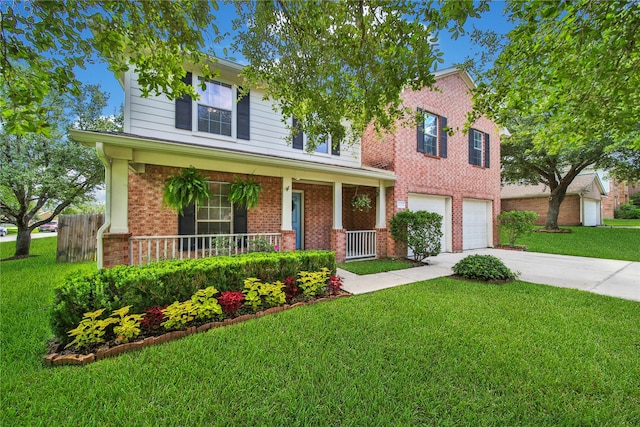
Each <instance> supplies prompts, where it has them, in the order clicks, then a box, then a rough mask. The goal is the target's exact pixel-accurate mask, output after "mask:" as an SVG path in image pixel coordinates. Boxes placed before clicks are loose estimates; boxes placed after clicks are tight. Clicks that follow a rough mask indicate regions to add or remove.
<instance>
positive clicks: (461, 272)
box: [453, 255, 517, 281]
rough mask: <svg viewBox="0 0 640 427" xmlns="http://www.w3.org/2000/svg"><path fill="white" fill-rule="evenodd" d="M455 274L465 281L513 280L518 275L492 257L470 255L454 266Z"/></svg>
mask: <svg viewBox="0 0 640 427" xmlns="http://www.w3.org/2000/svg"><path fill="white" fill-rule="evenodd" d="M453 272H454V273H455V274H457V275H458V276H460V277H464V278H465V279H474V280H485V281H488V280H513V279H515V278H516V276H517V275H516V274H515V273H513V272H512V271H511V270H509V269H508V268H507V267H506V266H505V265H504V263H503V262H502V261H500V260H499V259H498V258H496V257H494V256H492V255H469V256H468V257H466V258H464V259H462V260H460V261H458V262H457V263H456V265H454V266H453Z"/></svg>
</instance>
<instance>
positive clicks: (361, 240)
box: [346, 230, 376, 259]
mask: <svg viewBox="0 0 640 427" xmlns="http://www.w3.org/2000/svg"><path fill="white" fill-rule="evenodd" d="M375 257H376V230H358V231H347V254H346V259H358V258H375Z"/></svg>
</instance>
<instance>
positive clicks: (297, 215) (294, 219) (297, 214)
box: [291, 191, 303, 249]
mask: <svg viewBox="0 0 640 427" xmlns="http://www.w3.org/2000/svg"><path fill="white" fill-rule="evenodd" d="M291 228H293V229H294V230H296V249H302V232H303V230H302V193H299V192H295V191H294V192H293V193H292V194H291Z"/></svg>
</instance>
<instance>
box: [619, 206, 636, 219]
mask: <svg viewBox="0 0 640 427" xmlns="http://www.w3.org/2000/svg"><path fill="white" fill-rule="evenodd" d="M613 217H614V218H618V219H640V207H638V206H634V205H632V204H631V203H625V204H623V205H620V206H618V209H616V210H614V211H613Z"/></svg>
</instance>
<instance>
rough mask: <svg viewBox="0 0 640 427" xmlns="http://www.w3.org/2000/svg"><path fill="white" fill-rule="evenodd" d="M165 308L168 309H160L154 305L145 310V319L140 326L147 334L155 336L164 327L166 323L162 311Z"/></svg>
mask: <svg viewBox="0 0 640 427" xmlns="http://www.w3.org/2000/svg"><path fill="white" fill-rule="evenodd" d="M165 308H167V306H164V307H159V306H157V305H154V306H153V307H151V308H148V309H146V310H145V313H144V317H143V318H142V320H141V321H140V326H141V327H142V330H143V331H144V332H145V333H147V334H154V333H156V332H158V330H159V329H160V328H161V327H162V322H164V313H163V312H162V310H164V309H165Z"/></svg>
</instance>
